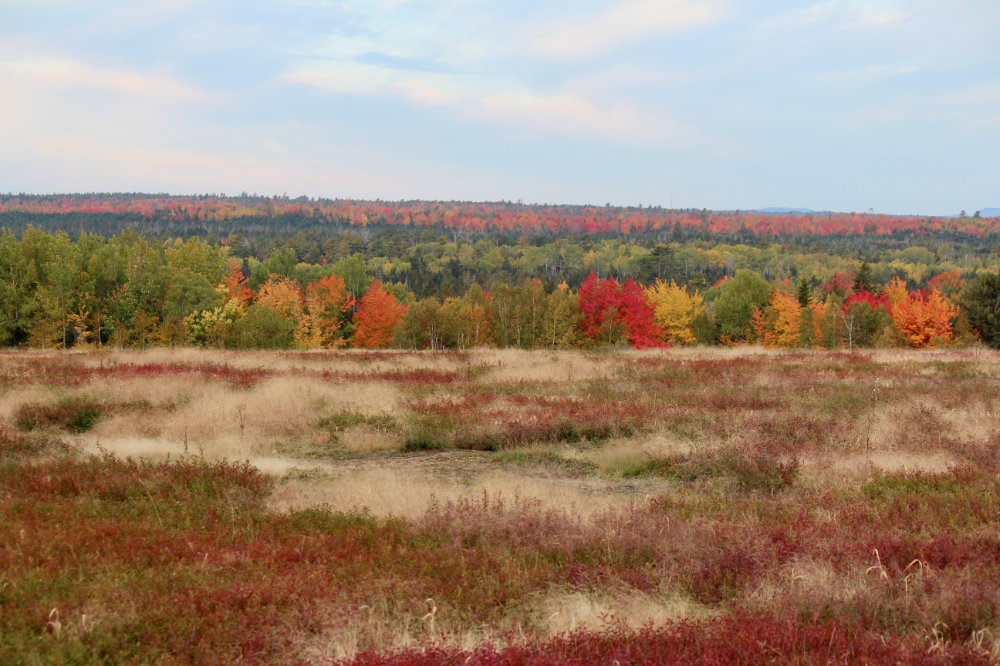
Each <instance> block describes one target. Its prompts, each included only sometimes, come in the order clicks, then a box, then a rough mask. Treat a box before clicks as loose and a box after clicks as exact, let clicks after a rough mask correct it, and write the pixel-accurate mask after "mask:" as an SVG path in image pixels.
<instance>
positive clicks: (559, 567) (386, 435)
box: [0, 347, 1000, 664]
mask: <svg viewBox="0 0 1000 666" xmlns="http://www.w3.org/2000/svg"><path fill="white" fill-rule="evenodd" d="M998 388H1000V354H998V353H995V352H987V351H983V350H980V349H971V350H962V351H921V352H909V351H907V352H904V351H866V352H864V353H847V352H823V351H804V352H779V351H774V350H765V349H762V348H757V347H735V348H714V349H707V348H689V349H671V350H658V351H648V352H639V351H620V350H619V351H593V352H584V351H573V352H570V351H567V352H531V351H506V350H490V349H483V350H475V351H471V352H438V353H430V352H397V351H372V352H364V351H358V350H345V351H322V352H249V353H235V352H220V351H201V350H185V349H178V350H166V349H161V350H150V351H145V352H140V351H111V350H104V351H89V352H69V353H56V352H27V351H9V352H0V662H2V663H5V664H20V663H24V664H35V663H93V662H113V663H120V662H129V663H152V662H162V663H168V664H173V663H220V662H222V663H230V662H236V661H241V662H244V663H331V662H338V663H356V664H431V663H456V664H458V663H463V664H464V663H480V664H494V663H509V664H518V663H533V664H538V663H567V664H569V663H614V662H615V661H617V662H618V663H621V664H626V663H641V662H647V663H664V662H673V663H684V662H689V663H738V662H743V663H760V662H778V663H831V662H832V663H914V664H916V663H997V662H998V661H1000V476H998V474H1000V428H998V425H1000V391H998Z"/></svg>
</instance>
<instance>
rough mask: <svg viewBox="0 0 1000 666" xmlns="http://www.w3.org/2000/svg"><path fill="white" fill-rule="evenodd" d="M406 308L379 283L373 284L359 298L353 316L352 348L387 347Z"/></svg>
mask: <svg viewBox="0 0 1000 666" xmlns="http://www.w3.org/2000/svg"><path fill="white" fill-rule="evenodd" d="M406 308H407V306H406V305H404V304H403V303H400V302H399V301H397V300H396V297H395V296H394V295H392V294H391V293H389V292H388V291H386V290H385V289H383V288H382V285H381V284H380V283H379V282H373V283H372V284H371V286H370V287H368V291H367V292H366V293H365V295H364V296H362V297H361V301H360V302H359V303H358V311H357V313H356V314H355V315H354V324H355V328H354V346H355V347H366V348H375V347H385V346H386V345H388V344H389V343H390V342H391V341H392V334H393V331H394V330H395V329H396V325H397V324H399V322H400V320H402V318H403V315H404V314H406Z"/></svg>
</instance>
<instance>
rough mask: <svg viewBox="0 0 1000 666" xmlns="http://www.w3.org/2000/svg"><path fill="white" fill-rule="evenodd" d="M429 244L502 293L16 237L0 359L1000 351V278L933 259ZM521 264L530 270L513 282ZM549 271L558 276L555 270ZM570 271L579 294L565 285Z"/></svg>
mask: <svg viewBox="0 0 1000 666" xmlns="http://www.w3.org/2000/svg"><path fill="white" fill-rule="evenodd" d="M428 243H429V244H430V245H433V246H434V247H437V248H439V249H442V251H443V252H446V253H453V256H451V258H449V259H448V261H447V262H446V263H444V262H443V263H441V264H440V265H441V266H446V265H448V264H451V263H452V262H457V263H458V264H459V265H461V264H462V261H463V260H467V261H468V262H469V263H470V264H471V263H474V262H479V263H483V262H487V263H490V262H492V264H493V265H494V266H495V268H496V271H495V272H494V273H493V279H491V280H490V281H488V282H485V281H483V282H480V281H479V280H476V279H474V277H469V279H468V280H467V285H465V286H464V288H462V289H459V288H458V287H459V285H462V284H463V283H462V282H460V281H456V282H454V283H452V284H450V286H449V287H448V288H447V289H445V288H442V286H441V285H442V284H444V283H443V282H442V283H439V285H438V288H437V290H433V289H427V288H426V285H415V284H414V283H413V281H412V276H410V275H409V274H408V272H407V270H406V269H405V267H404V266H403V264H404V263H405V262H402V261H400V257H399V256H394V257H389V256H385V257H371V258H366V257H365V256H364V255H363V254H361V253H357V252H351V253H348V251H349V250H350V249H352V248H350V247H347V248H346V250H347V251H345V252H343V253H341V254H340V255H339V256H340V258H339V259H337V260H335V261H329V260H328V259H327V258H326V257H320V258H319V261H316V262H307V261H300V260H299V259H300V258H299V257H298V254H297V253H296V252H295V250H294V248H292V247H289V246H284V247H281V248H275V249H274V250H273V251H272V252H271V253H270V254H269V256H268V257H267V258H266V259H264V260H258V259H254V258H249V259H243V258H240V257H235V256H233V254H232V252H231V247H230V246H229V245H228V244H227V243H225V242H223V241H218V240H215V241H212V240H206V239H200V238H188V239H186V240H182V239H179V238H175V239H166V240H155V239H149V238H144V237H142V236H139V235H138V234H136V233H134V232H129V231H126V232H123V233H121V234H118V235H113V236H110V237H104V236H99V235H96V234H91V233H88V232H84V233H81V234H80V235H79V237H78V238H77V239H76V240H72V239H71V238H70V237H69V236H68V235H67V234H65V233H62V232H57V233H49V232H46V231H42V230H38V229H35V228H33V227H30V226H29V227H27V228H26V229H25V231H24V232H23V233H22V234H21V235H20V237H17V236H15V235H14V234H13V233H11V232H9V231H4V232H3V233H2V234H0V303H3V308H2V310H0V345H2V346H23V347H37V348H54V347H58V348H70V347H77V348H80V347H91V346H100V345H114V346H120V347H144V346H149V345H204V346H213V347H225V348H293V347H295V348H305V349H312V348H335V347H341V346H355V347H385V346H398V347H407V348H432V349H437V348H446V347H448V348H454V347H457V348H465V347H475V346H483V345H496V346H503V347H508V346H516V347H526V348H535V347H545V348H556V347H581V346H583V347H585V346H600V345H619V346H624V345H629V346H633V347H652V346H660V345H669V344H673V345H678V344H681V345H683V344H695V343H702V344H739V343H760V344H764V345H775V346H786V347H812V346H820V347H827V348H834V347H859V346H910V347H925V346H937V345H945V344H955V343H971V342H973V341H975V340H982V341H983V342H985V343H987V344H990V345H992V346H997V343H998V340H1000V336H998V330H1000V314H998V312H1000V310H998V305H997V303H998V302H1000V279H998V277H997V275H996V273H994V272H991V271H990V270H989V269H988V267H985V266H984V267H982V268H977V269H970V270H969V271H962V270H957V269H950V270H940V271H937V272H935V271H932V270H931V267H932V263H930V262H928V263H922V261H926V260H928V255H929V254H930V252H929V250H927V249H921V248H916V249H915V250H914V251H909V249H907V250H902V251H900V252H899V253H897V255H896V256H897V257H899V256H900V255H905V256H906V258H907V259H908V260H912V262H913V263H912V264H909V263H908V262H907V261H902V259H899V261H901V264H902V265H904V266H905V265H912V266H915V267H917V268H916V269H914V270H915V271H919V274H915V273H911V272H908V271H905V270H904V271H901V273H902V274H898V273H894V272H893V271H892V270H886V266H887V265H891V262H889V264H885V265H883V264H880V265H878V266H876V267H873V266H872V265H871V264H868V263H867V262H860V263H859V262H852V261H849V260H846V259H841V260H840V261H839V262H833V265H828V266H826V267H825V273H826V277H825V279H823V280H822V281H821V280H819V279H818V278H819V276H820V275H822V273H821V272H820V271H819V270H818V267H817V270H816V271H814V272H813V273H812V274H811V275H810V276H809V277H806V275H805V272H804V271H802V270H801V268H800V269H799V270H798V271H797V273H798V275H797V276H796V274H795V273H794V272H793V271H791V270H790V268H787V269H786V270H785V271H783V272H779V271H777V270H774V268H773V267H774V265H775V262H782V261H783V262H785V265H786V267H791V266H793V265H795V259H794V258H793V257H791V256H789V255H788V254H787V253H786V254H785V255H782V254H781V252H780V247H772V246H765V247H752V246H742V247H736V246H733V247H732V248H730V249H725V250H720V248H719V247H718V246H717V247H714V248H709V247H705V248H699V247H694V246H685V245H682V244H658V245H656V246H654V247H653V248H642V247H641V246H638V245H631V246H629V245H628V244H623V243H619V244H615V243H614V242H612V241H598V242H595V243H592V244H591V246H590V249H589V250H587V251H586V252H579V250H582V247H580V248H575V246H574V245H573V243H572V242H570V241H569V240H567V239H562V240H559V241H553V242H552V243H546V244H542V245H520V246H519V245H515V246H512V247H511V248H507V250H509V251H510V252H509V253H508V254H506V255H505V254H504V252H503V251H501V249H500V247H499V246H497V245H495V244H492V245H491V244H490V243H489V242H488V241H485V240H483V241H479V242H477V244H462V243H455V242H454V241H449V242H444V243H442V242H441V241H440V239H438V240H435V241H428ZM449 243H451V245H449ZM479 243H484V244H483V245H479ZM512 248H519V249H517V250H515V249H512ZM532 248H534V249H532ZM571 248H575V249H571ZM424 249H427V248H424ZM521 250H523V252H522V251H521ZM409 251H410V249H409V248H406V249H405V251H404V254H403V256H404V257H411V258H412V259H414V260H418V258H419V260H420V261H422V262H424V263H425V264H429V263H432V262H434V261H439V259H435V257H440V256H443V255H436V254H435V253H434V252H430V251H428V252H427V253H426V254H420V252H418V253H417V254H416V255H411V254H409ZM907 252H908V254H907ZM602 253H603V254H602ZM699 253H701V254H700V255H699ZM710 253H714V254H715V255H717V256H719V259H720V260H721V261H722V263H723V270H721V271H719V273H717V274H711V275H712V277H713V278H715V279H714V280H713V281H712V282H709V281H708V280H707V279H706V276H707V275H710V274H709V273H706V272H705V271H704V270H697V269H696V270H694V271H688V272H685V271H684V270H683V269H682V268H681V266H682V265H683V264H684V262H688V265H689V266H690V265H692V264H695V265H697V264H696V258H697V257H699V256H700V257H702V258H704V257H705V256H708V255H709V254H710ZM612 255H613V256H612ZM754 256H756V257H758V258H760V257H767V263H766V265H767V266H768V267H769V270H768V271H766V272H764V271H761V270H755V269H754V268H746V267H741V264H742V263H743V260H744V259H746V258H748V257H754ZM512 257H516V258H520V259H521V260H524V261H525V262H526V264H525V265H524V266H523V267H521V268H520V269H518V270H517V271H513V270H511V258H512ZM529 257H535V259H534V261H537V262H538V263H536V264H534V265H531V264H530V263H528V258H529ZM737 257H739V259H737ZM931 259H933V257H931ZM397 261H400V263H398V264H397V263H394V262H397ZM602 262H603V263H602ZM547 263H552V264H554V265H558V266H559V267H560V268H559V270H551V271H547V270H546V265H547ZM838 267H841V268H843V270H836V271H834V272H832V273H831V271H832V270H833V269H835V268H838ZM942 267H945V268H946V267H947V264H944V265H942V264H940V263H939V264H938V268H942ZM411 268H412V265H411ZM570 268H571V269H572V270H571V272H569V273H568V274H570V275H572V276H575V277H576V278H577V279H574V280H572V281H569V280H566V279H560V280H558V281H557V280H556V278H559V277H563V276H564V275H566V274H567V273H564V272H560V271H570ZM430 270H431V271H433V269H430ZM441 270H442V271H443V270H445V269H444V268H441ZM532 272H534V273H536V274H534V275H532V274H531V273H532ZM469 273H470V276H474V275H476V273H475V272H473V271H469ZM685 277H686V278H688V279H685ZM796 277H797V279H796ZM503 278H506V279H503ZM916 278H921V279H919V280H918V279H916Z"/></svg>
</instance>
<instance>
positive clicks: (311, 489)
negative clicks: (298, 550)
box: [270, 460, 662, 519]
mask: <svg viewBox="0 0 1000 666" xmlns="http://www.w3.org/2000/svg"><path fill="white" fill-rule="evenodd" d="M432 465H433V467H437V468H439V469H437V470H426V469H425V470H421V469H420V468H419V466H412V465H407V464H406V463H405V460H404V461H401V462H400V463H399V464H393V465H392V466H389V465H386V464H378V463H373V464H370V465H366V466H363V467H360V468H358V467H356V468H354V469H346V470H345V469H343V468H339V467H317V468H315V469H316V470H318V473H315V474H309V475H304V476H301V475H293V476H291V477H289V478H284V479H282V480H280V482H279V484H278V487H277V488H276V489H275V491H274V494H273V496H272V499H271V504H270V506H271V509H272V510H274V511H279V512H281V511H288V510H296V509H304V508H307V507H312V506H325V507H328V508H330V509H331V510H334V511H365V512H368V513H371V514H372V515H375V516H398V517H402V518H408V519H416V518H420V517H422V516H424V515H425V514H426V513H427V510H428V508H429V507H431V506H432V505H433V504H440V503H445V502H457V501H458V500H461V499H468V498H472V499H476V498H481V497H483V496H484V494H485V495H488V496H491V497H500V498H510V499H513V498H521V499H526V500H527V499H530V500H537V501H538V502H539V503H540V506H541V507H542V508H545V509H557V510H562V511H566V512H569V513H573V514H577V515H580V516H582V517H589V516H593V515H597V514H600V513H604V512H605V511H607V510H609V509H623V508H625V507H626V506H628V505H629V504H630V503H632V502H634V501H635V500H636V499H637V497H638V498H640V499H641V497H642V496H643V495H645V494H652V493H653V491H654V488H655V486H657V485H662V484H657V483H655V482H650V483H647V484H643V485H645V486H646V490H647V491H648V492H646V493H642V494H639V493H638V492H637V490H638V489H637V485H638V484H632V485H630V486H629V487H628V488H627V489H623V488H621V486H620V485H618V484H616V483H614V482H613V481H610V480H604V479H565V478H555V477H551V478H537V477H531V476H525V475H523V474H520V473H518V472H516V471H496V470H495V469H493V468H492V466H488V465H486V464H481V463H480V464H477V463H476V462H475V461H465V462H463V463H462V464H461V465H460V467H449V465H448V464H447V463H446V462H444V461H435V462H434V463H432ZM449 472H450V474H449ZM623 490H625V491H628V492H623Z"/></svg>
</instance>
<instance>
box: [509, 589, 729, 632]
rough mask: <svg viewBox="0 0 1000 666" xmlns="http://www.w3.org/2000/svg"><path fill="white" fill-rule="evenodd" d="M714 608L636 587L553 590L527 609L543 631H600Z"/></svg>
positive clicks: (661, 622) (658, 623) (693, 615)
mask: <svg viewBox="0 0 1000 666" xmlns="http://www.w3.org/2000/svg"><path fill="white" fill-rule="evenodd" d="M716 612H717V611H713V610H712V609H710V608H708V607H706V606H704V605H702V604H699V603H697V602H696V601H692V600H691V599H687V598H685V597H682V596H679V595H669V596H661V595H655V596H654V595H649V594H644V593H642V592H638V591H635V590H626V591H621V592H618V593H609V592H604V593H595V592H558V591H557V592H553V593H552V594H550V595H548V596H546V597H544V598H542V599H540V600H539V601H538V602H537V603H535V604H532V606H531V607H530V608H528V609H527V611H526V615H527V616H528V617H535V618H537V620H536V622H537V623H538V626H539V628H540V629H541V631H542V633H543V635H546V636H555V635H558V634H562V633H566V632H573V631H577V630H579V629H587V630H591V631H600V630H602V629H607V628H608V627H610V626H614V625H616V624H617V625H623V626H625V627H628V628H630V629H638V628H640V627H643V626H647V625H651V626H662V625H664V624H666V623H667V622H671V621H676V620H684V619H696V618H705V617H709V616H711V615H713V614H715V613H716Z"/></svg>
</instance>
